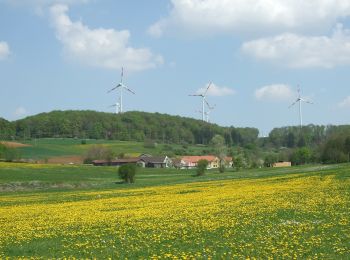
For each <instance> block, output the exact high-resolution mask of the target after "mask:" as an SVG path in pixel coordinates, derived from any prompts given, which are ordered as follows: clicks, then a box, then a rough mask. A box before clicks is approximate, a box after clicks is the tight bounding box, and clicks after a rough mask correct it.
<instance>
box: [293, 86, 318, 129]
mask: <svg viewBox="0 0 350 260" xmlns="http://www.w3.org/2000/svg"><path fill="white" fill-rule="evenodd" d="M298 102H299V121H300V128H302V127H303V114H302V111H301V102H305V103H308V104H313V103H312V102H311V101H309V100H307V99H305V98H303V97H301V90H300V87H298V98H297V99H296V100H295V101H294V102H293V103H292V104H291V105H290V106H289V108H291V107H292V106H294V105H295V104H296V103H298Z"/></svg>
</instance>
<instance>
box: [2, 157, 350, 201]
mask: <svg viewBox="0 0 350 260" xmlns="http://www.w3.org/2000/svg"><path fill="white" fill-rule="evenodd" d="M13 165H15V167H13ZM335 169H337V171H344V174H342V175H340V176H339V178H346V177H349V175H350V174H349V171H347V169H348V166H347V165H346V164H345V165H332V166H322V165H317V166H301V167H291V168H280V169H278V168H262V169H251V170H242V171H234V170H233V169H227V170H226V172H225V173H219V172H218V170H208V171H207V172H206V174H205V175H204V176H200V177H195V174H196V171H195V170H178V169H151V168H139V169H138V172H137V175H136V183H134V184H132V185H127V184H120V180H119V179H118V174H117V167H113V166H102V167H97V166H89V165H75V166H71V165H45V164H38V165H35V164H34V165H33V164H11V163H0V194H1V193H2V192H11V191H12V192H27V191H33V190H36V191H42V190H44V191H50V190H55V191H57V190H63V191H64V190H71V189H74V190H77V189H79V190H82V189H83V190H86V189H125V188H130V187H134V188H138V187H148V186H155V185H171V184H179V183H187V182H198V181H211V180H225V179H242V178H266V177H270V176H283V175H286V174H293V173H296V174H300V172H301V171H302V172H303V173H304V174H305V173H308V174H313V173H315V172H316V173H318V172H322V174H324V175H325V174H327V173H328V172H330V173H332V172H333V171H334V170H335Z"/></svg>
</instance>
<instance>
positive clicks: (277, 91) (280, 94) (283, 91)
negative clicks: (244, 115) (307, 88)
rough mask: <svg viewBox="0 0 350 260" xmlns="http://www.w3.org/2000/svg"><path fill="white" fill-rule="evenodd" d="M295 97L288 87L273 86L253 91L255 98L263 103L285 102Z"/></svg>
mask: <svg viewBox="0 0 350 260" xmlns="http://www.w3.org/2000/svg"><path fill="white" fill-rule="evenodd" d="M294 96H295V93H294V92H293V91H292V90H291V88H290V87H289V86H288V85H284V84H275V85H268V86H264V87H261V88H259V89H257V90H256V91H255V98H256V99H258V100H264V101H286V100H290V99H292V98H293V97H294Z"/></svg>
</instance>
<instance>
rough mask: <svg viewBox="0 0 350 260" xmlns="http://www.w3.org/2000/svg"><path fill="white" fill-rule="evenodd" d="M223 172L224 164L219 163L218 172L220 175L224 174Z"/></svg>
mask: <svg viewBox="0 0 350 260" xmlns="http://www.w3.org/2000/svg"><path fill="white" fill-rule="evenodd" d="M225 170H226V167H225V162H224V163H220V166H219V172H220V173H224V172H225Z"/></svg>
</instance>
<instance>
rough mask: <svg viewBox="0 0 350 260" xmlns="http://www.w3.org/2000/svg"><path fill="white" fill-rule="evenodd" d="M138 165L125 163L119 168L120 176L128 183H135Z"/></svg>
mask: <svg viewBox="0 0 350 260" xmlns="http://www.w3.org/2000/svg"><path fill="white" fill-rule="evenodd" d="M136 171H137V166H136V165H135V164H125V165H122V166H120V167H119V168H118V174H119V177H120V178H121V179H122V180H123V181H124V182H126V183H134V182H135V175H136Z"/></svg>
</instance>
